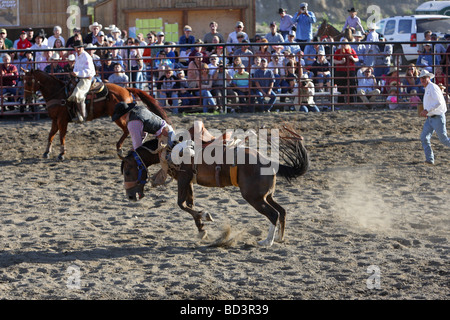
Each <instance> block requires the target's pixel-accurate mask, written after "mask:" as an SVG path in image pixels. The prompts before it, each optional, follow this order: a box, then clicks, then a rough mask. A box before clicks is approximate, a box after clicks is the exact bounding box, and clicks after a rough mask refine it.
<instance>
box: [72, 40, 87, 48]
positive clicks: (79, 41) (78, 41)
mask: <svg viewBox="0 0 450 320" xmlns="http://www.w3.org/2000/svg"><path fill="white" fill-rule="evenodd" d="M73 47H74V48H79V47H85V45H84V44H83V41H81V40H75V41H74V42H73Z"/></svg>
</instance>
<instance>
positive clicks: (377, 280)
mask: <svg viewBox="0 0 450 320" xmlns="http://www.w3.org/2000/svg"><path fill="white" fill-rule="evenodd" d="M367 273H369V274H371V275H370V277H369V278H367V280H366V286H367V289H370V290H372V289H381V270H380V267H378V266H376V265H371V266H368V267H367Z"/></svg>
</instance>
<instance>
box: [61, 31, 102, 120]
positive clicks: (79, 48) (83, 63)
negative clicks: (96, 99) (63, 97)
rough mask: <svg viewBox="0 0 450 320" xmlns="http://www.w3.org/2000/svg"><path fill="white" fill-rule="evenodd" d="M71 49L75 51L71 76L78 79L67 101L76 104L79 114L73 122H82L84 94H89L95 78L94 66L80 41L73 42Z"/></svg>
mask: <svg viewBox="0 0 450 320" xmlns="http://www.w3.org/2000/svg"><path fill="white" fill-rule="evenodd" d="M73 47H74V49H75V51H76V58H75V65H74V67H73V72H72V73H71V74H72V76H74V77H76V78H78V84H77V86H76V88H75V90H74V91H73V93H72V95H71V96H70V97H69V98H68V99H67V101H69V102H75V103H77V105H78V111H79V112H78V114H77V118H76V119H74V121H77V120H78V121H79V122H83V121H85V120H86V103H85V99H86V94H87V93H88V92H89V89H90V88H91V84H92V79H93V78H94V77H95V66H94V61H93V60H92V57H91V56H90V55H89V54H88V53H87V52H86V51H84V45H83V43H82V42H81V41H80V40H77V41H75V42H74V44H73Z"/></svg>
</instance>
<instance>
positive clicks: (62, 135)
mask: <svg viewBox="0 0 450 320" xmlns="http://www.w3.org/2000/svg"><path fill="white" fill-rule="evenodd" d="M67 125H68V122H67V120H59V121H58V128H59V141H60V144H61V146H60V148H61V150H60V153H59V156H58V159H59V160H61V161H62V160H64V155H65V154H66V133H67Z"/></svg>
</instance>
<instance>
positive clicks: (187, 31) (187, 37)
mask: <svg viewBox="0 0 450 320" xmlns="http://www.w3.org/2000/svg"><path fill="white" fill-rule="evenodd" d="M191 33H192V28H191V27H190V26H188V25H186V26H184V34H183V35H182V36H181V37H180V39H179V41H178V44H194V43H195V37H194V36H193V35H192V34H191ZM191 49H192V48H191V47H181V48H180V56H183V57H185V56H188V55H189V53H191Z"/></svg>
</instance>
